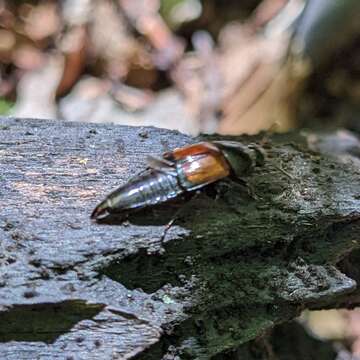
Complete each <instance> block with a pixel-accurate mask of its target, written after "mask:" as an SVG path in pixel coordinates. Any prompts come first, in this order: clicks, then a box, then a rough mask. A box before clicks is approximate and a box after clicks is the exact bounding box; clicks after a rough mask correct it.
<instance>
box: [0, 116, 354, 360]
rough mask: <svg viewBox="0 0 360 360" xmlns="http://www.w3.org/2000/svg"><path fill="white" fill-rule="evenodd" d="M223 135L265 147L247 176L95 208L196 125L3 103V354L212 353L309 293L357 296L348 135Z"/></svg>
mask: <svg viewBox="0 0 360 360" xmlns="http://www.w3.org/2000/svg"><path fill="white" fill-rule="evenodd" d="M232 139H233V140H237V141H241V142H243V143H245V144H246V143H249V142H258V143H260V144H261V145H262V146H263V148H264V151H265V154H266V160H265V163H264V165H263V166H261V167H258V168H256V169H254V171H253V173H252V174H250V175H248V176H246V177H244V179H243V180H245V181H246V183H247V184H248V189H251V190H246V189H244V187H243V186H239V185H238V184H237V183H234V182H232V181H230V180H225V181H220V182H219V183H218V184H216V185H214V186H209V187H208V188H207V189H206V190H204V191H201V192H200V194H199V195H197V196H194V197H192V198H190V199H187V200H182V201H181V202H180V205H179V204H177V205H176V206H174V205H168V206H165V207H161V208H157V209H147V210H146V211H144V212H142V213H139V214H136V215H134V216H132V217H131V218H130V219H129V221H126V222H123V223H121V222H118V223H115V222H113V223H111V224H95V223H91V221H90V219H89V215H90V213H91V210H92V209H93V207H94V206H95V205H96V204H97V202H98V201H99V200H101V199H102V198H103V197H104V196H105V195H106V194H107V193H108V192H109V191H110V190H112V189H114V188H116V187H117V186H119V185H120V184H122V183H123V182H125V181H126V180H128V179H129V178H130V177H131V176H134V175H135V174H136V173H138V172H139V171H141V170H142V169H143V168H144V167H145V166H146V165H145V161H146V156H147V155H148V154H161V153H163V152H164V151H167V150H171V149H173V148H175V147H179V146H182V145H185V144H188V143H191V142H194V141H199V140H200V139H191V138H189V137H187V136H185V135H181V134H179V133H177V132H174V131H169V130H163V129H156V128H137V127H125V126H114V125H95V124H80V123H67V122H60V121H56V122H55V121H53V122H52V121H37V120H29V119H6V118H1V119H0V167H1V175H0V205H1V206H0V245H1V252H0V261H1V274H0V310H1V312H0V319H1V320H0V353H1V354H2V357H3V358H6V359H16V360H18V359H64V358H65V359H130V358H136V359H161V358H164V359H176V358H178V359H183V358H184V359H185V358H186V359H188V358H197V359H210V358H215V357H216V358H219V359H220V358H221V356H223V354H224V353H226V352H229V351H233V350H234V349H236V348H239V347H240V346H244V344H245V345H246V344H247V343H248V342H249V341H250V340H253V339H255V338H257V337H259V336H260V335H261V334H263V333H264V332H266V331H267V330H268V329H270V328H272V327H273V326H274V325H276V324H280V323H283V322H285V321H288V320H290V319H293V318H294V317H296V316H297V315H299V314H300V312H301V311H302V310H303V309H305V308H317V309H319V308H325V307H326V308H328V307H339V306H355V305H356V304H358V303H359V296H358V293H357V289H356V282H355V280H354V279H356V278H357V277H358V276H359V274H358V273H357V272H356V266H354V265H353V264H354V262H353V261H352V260H353V259H354V256H355V258H356V254H355V255H354V250H356V249H357V248H358V247H359V239H360V236H359V235H360V179H359V174H360V170H359V163H360V161H359V154H360V145H359V141H358V140H357V138H355V137H353V136H352V135H351V134H350V133H348V132H344V131H338V132H334V133H321V132H320V133H314V132H307V133H306V132H304V131H303V132H298V133H296V132H294V133H290V134H284V135H274V136H272V137H270V138H265V137H263V136H258V137H245V136H243V137H236V138H232ZM214 194H215V196H214ZM179 206H180V207H179ZM179 209H180V210H179ZM175 213H177V215H176V218H175V222H174V224H173V226H172V227H171V228H170V229H169V231H168V232H167V233H166V237H165V240H164V241H163V242H162V241H161V239H162V237H163V234H164V230H165V228H166V224H167V221H168V220H169V219H171V218H172V217H173V216H174V214H175ZM349 254H350V256H349ZM355 263H356V262H355ZM339 264H340V265H339ZM341 270H343V271H344V272H342V271H341ZM346 274H348V275H346ZM349 276H353V278H354V279H353V278H351V277H349Z"/></svg>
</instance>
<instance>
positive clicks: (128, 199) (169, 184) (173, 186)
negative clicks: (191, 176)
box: [108, 170, 184, 212]
mask: <svg viewBox="0 0 360 360" xmlns="http://www.w3.org/2000/svg"><path fill="white" fill-rule="evenodd" d="M183 192H184V190H183V189H182V188H181V187H180V185H179V183H178V179H177V176H174V175H171V174H169V173H165V172H164V173H163V172H160V171H155V170H153V171H150V172H148V173H147V174H145V175H141V176H138V177H136V178H135V179H133V180H131V181H129V182H128V183H127V184H125V185H124V186H121V187H120V188H118V189H117V190H115V191H114V192H113V193H111V194H110V195H109V197H108V204H109V205H110V208H111V209H112V210H113V211H116V212H120V211H123V210H129V209H138V208H143V207H145V206H149V205H156V204H159V203H161V202H164V201H167V200H169V199H172V198H174V197H176V196H178V195H179V194H181V193H183Z"/></svg>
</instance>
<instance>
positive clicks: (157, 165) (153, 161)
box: [147, 156, 177, 176]
mask: <svg viewBox="0 0 360 360" xmlns="http://www.w3.org/2000/svg"><path fill="white" fill-rule="evenodd" d="M147 164H148V167H149V168H150V169H153V170H157V171H161V172H164V173H168V174H171V175H173V176H177V172H176V168H175V166H174V163H173V162H171V161H169V160H166V159H163V158H159V157H155V156H148V157H147Z"/></svg>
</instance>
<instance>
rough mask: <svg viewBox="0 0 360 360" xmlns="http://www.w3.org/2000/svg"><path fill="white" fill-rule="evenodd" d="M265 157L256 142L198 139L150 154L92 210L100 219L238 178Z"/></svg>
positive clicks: (93, 217)
mask: <svg viewBox="0 0 360 360" xmlns="http://www.w3.org/2000/svg"><path fill="white" fill-rule="evenodd" d="M263 160H264V156H263V153H262V151H261V150H260V149H259V148H258V147H257V146H256V145H243V144H241V143H239V142H235V141H212V142H200V143H197V144H193V145H188V146H184V147H181V148H178V149H175V150H173V151H170V152H166V153H165V154H163V156H162V157H161V158H156V157H149V158H148V168H147V169H146V172H145V173H143V174H139V175H137V176H135V177H134V178H132V179H131V180H130V181H128V182H127V183H126V184H124V185H122V186H120V187H119V188H118V189H116V190H115V191H113V192H112V193H110V194H109V195H108V196H107V197H106V198H105V199H104V200H103V201H102V202H101V203H100V204H99V205H98V206H97V207H96V208H95V209H94V211H93V212H92V214H91V218H92V219H94V220H101V219H104V218H105V217H107V216H108V215H110V214H113V213H118V214H119V213H120V214H127V213H129V212H130V211H132V210H138V209H143V208H145V207H147V206H153V205H157V204H160V203H163V202H166V201H168V200H170V199H173V198H175V197H177V196H179V195H181V194H184V193H186V192H190V191H194V190H197V189H200V188H202V187H204V186H206V185H208V184H210V183H213V182H215V181H218V180H220V179H222V178H225V177H228V176H229V177H231V178H233V179H235V180H236V179H241V177H242V176H244V175H246V174H247V173H249V171H251V170H252V169H253V168H254V167H255V166H256V165H261V164H262V163H263Z"/></svg>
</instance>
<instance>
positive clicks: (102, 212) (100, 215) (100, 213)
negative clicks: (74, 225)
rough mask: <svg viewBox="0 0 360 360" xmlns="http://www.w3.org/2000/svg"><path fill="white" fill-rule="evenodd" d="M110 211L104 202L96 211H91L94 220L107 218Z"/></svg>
mask: <svg viewBox="0 0 360 360" xmlns="http://www.w3.org/2000/svg"><path fill="white" fill-rule="evenodd" d="M109 214H110V213H109V211H108V207H107V206H105V205H104V204H103V203H101V204H100V205H98V206H97V207H96V208H95V209H94V211H93V212H92V213H91V216H90V218H91V219H92V220H95V221H96V220H101V219H104V218H106V217H107V216H108V215H109Z"/></svg>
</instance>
